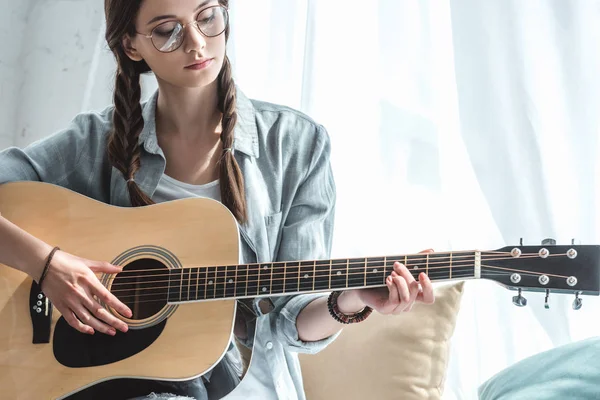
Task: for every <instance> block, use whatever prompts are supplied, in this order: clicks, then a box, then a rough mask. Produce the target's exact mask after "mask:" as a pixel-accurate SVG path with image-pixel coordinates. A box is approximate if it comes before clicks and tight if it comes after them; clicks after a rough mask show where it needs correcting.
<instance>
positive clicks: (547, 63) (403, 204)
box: [231, 0, 600, 399]
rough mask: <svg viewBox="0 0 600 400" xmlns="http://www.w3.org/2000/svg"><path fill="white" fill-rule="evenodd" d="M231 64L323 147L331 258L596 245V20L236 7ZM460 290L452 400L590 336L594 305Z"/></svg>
mask: <svg viewBox="0 0 600 400" xmlns="http://www.w3.org/2000/svg"><path fill="white" fill-rule="evenodd" d="M232 13H233V15H232V23H233V36H232V46H231V54H232V58H233V60H234V64H235V68H236V77H237V80H238V83H239V84H240V85H241V86H242V88H243V89H244V90H245V91H246V93H247V94H248V95H250V96H253V97H258V98H262V99H265V100H269V101H273V102H279V103H285V104H288V105H290V106H292V107H297V108H299V109H301V110H302V111H304V112H306V113H308V114H309V115H310V116H312V117H313V118H315V119H316V120H317V121H318V122H320V123H323V124H324V125H325V127H326V128H327V129H328V131H329V134H330V135H331V138H332V142H333V166H334V171H335V175H336V181H337V187H338V195H339V196H338V211H337V222H336V231H335V239H334V253H335V254H334V256H340V257H348V256H361V255H362V256H368V255H379V254H398V253H401V252H413V251H419V250H421V249H425V248H429V247H433V248H435V249H436V250H461V249H473V248H479V249H488V250H490V249H496V248H499V247H503V246H505V245H514V244H518V243H519V239H520V238H523V240H524V243H526V244H539V243H540V242H541V240H542V239H544V238H554V239H556V240H557V241H558V242H559V243H570V241H571V239H572V238H575V239H576V242H577V243H581V244H590V243H596V242H598V240H599V239H600V235H599V233H600V229H599V227H600V214H598V213H597V212H596V210H595V205H596V204H598V203H600V191H599V189H598V188H599V187H600V186H599V183H600V181H599V180H600V164H599V161H598V160H599V157H598V156H599V155H600V147H599V143H598V138H599V136H600V135H599V132H598V128H599V124H598V122H599V120H598V110H599V109H600V108H599V105H600V104H599V101H600V95H599V93H600V92H599V90H598V89H599V83H600V79H599V78H598V76H599V74H598V71H600V58H599V55H598V53H599V52H598V51H597V49H598V48H600V36H599V30H598V26H600V24H599V22H600V2H598V1H581V2H562V1H546V0H537V1H527V2H521V1H517V0H493V1H485V2H481V1H477V0H461V1H450V0H436V1H396V0H380V1H374V2H364V1H332V0H330V1H321V0H319V1H311V0H289V1H286V2H280V1H276V0H271V1H266V0H263V1H253V2H246V1H234V2H233V4H232ZM513 295H514V293H512V292H508V291H506V290H504V289H503V288H501V287H500V286H499V285H496V284H495V283H493V282H488V281H477V282H469V283H468V285H467V287H466V293H465V296H464V299H463V303H462V307H461V312H460V315H459V321H458V324H457V328H456V332H455V336H454V339H453V342H452V352H451V362H450V366H449V375H448V379H447V383H446V394H445V397H446V398H447V399H474V398H476V388H477V386H478V385H479V384H481V383H482V382H483V381H484V380H486V379H488V378H489V377H491V376H492V375H493V374H494V373H496V372H498V371H500V370H501V369H503V368H505V367H507V366H509V365H511V364H513V363H514V362H516V361H518V360H520V359H522V358H524V357H526V356H529V355H532V354H535V353H538V352H540V351H543V350H546V349H549V348H552V347H554V346H557V345H560V344H564V343H568V342H570V341H573V340H579V339H582V338H584V337H589V336H592V335H596V334H598V333H599V332H600V330H599V328H600V326H599V324H598V323H597V322H596V321H597V318H596V317H595V316H596V315H598V314H597V313H598V311H599V307H598V306H599V302H598V300H597V299H596V298H585V299H584V307H583V309H581V310H579V311H573V310H572V309H571V302H572V300H573V297H572V296H565V295H551V297H550V309H549V310H546V309H544V306H543V301H544V299H543V295H542V294H528V295H526V297H527V298H528V300H529V304H528V306H527V307H525V308H522V309H521V308H517V307H515V306H513V305H512V303H511V297H512V296H513Z"/></svg>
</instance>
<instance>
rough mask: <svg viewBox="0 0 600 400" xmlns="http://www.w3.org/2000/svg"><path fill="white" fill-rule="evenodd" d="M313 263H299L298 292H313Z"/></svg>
mask: <svg viewBox="0 0 600 400" xmlns="http://www.w3.org/2000/svg"><path fill="white" fill-rule="evenodd" d="M314 272H315V263H314V262H313V261H301V262H300V279H299V282H300V285H299V286H300V287H299V292H302V293H305V292H311V291H312V290H313V287H314V284H315V280H314Z"/></svg>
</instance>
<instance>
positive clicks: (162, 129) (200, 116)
mask: <svg viewBox="0 0 600 400" xmlns="http://www.w3.org/2000/svg"><path fill="white" fill-rule="evenodd" d="M218 100H219V96H218V82H217V81H216V80H215V81H214V82H213V83H211V84H210V85H208V86H205V87H201V88H180V87H175V86H172V85H169V84H167V83H164V82H159V95H158V100H157V106H156V126H157V134H159V133H160V135H161V136H163V137H165V136H168V137H176V138H179V139H183V140H190V141H197V140H199V139H200V140H201V141H206V140H208V141H210V142H216V141H217V140H218V139H219V134H220V120H221V113H220V111H219V110H218ZM159 139H160V138H159Z"/></svg>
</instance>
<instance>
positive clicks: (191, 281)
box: [168, 251, 481, 303]
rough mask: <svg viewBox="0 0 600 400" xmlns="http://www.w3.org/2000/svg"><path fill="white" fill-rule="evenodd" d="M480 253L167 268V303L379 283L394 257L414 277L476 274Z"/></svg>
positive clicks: (442, 278) (439, 278)
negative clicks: (423, 273)
mask: <svg viewBox="0 0 600 400" xmlns="http://www.w3.org/2000/svg"><path fill="white" fill-rule="evenodd" d="M480 257H481V256H480V252H477V251H465V252H454V253H452V252H450V253H431V254H410V255H400V256H389V257H387V256H386V257H370V258H349V259H331V260H313V261H288V262H273V263H259V264H241V265H221V266H203V267H187V268H181V269H172V270H170V271H169V286H168V287H169V290H168V302H169V303H182V302H190V301H200V300H215V299H236V298H251V297H269V296H278V295H290V294H302V293H315V292H327V291H332V290H345V289H356V288H370V287H380V286H385V280H386V278H387V276H388V275H389V274H390V273H391V272H392V270H393V265H394V263H395V262H396V261H398V262H401V263H403V264H404V265H406V267H407V269H408V270H409V271H410V272H411V274H412V275H413V277H414V278H415V279H418V276H419V274H420V273H421V272H425V273H426V274H427V275H428V276H429V278H430V279H431V280H432V281H447V280H464V279H471V278H479V277H480V268H481V261H480Z"/></svg>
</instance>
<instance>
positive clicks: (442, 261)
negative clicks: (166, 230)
mask: <svg viewBox="0 0 600 400" xmlns="http://www.w3.org/2000/svg"><path fill="white" fill-rule="evenodd" d="M565 256H566V254H551V255H549V256H548V257H565ZM464 257H466V256H463V258H464ZM468 257H469V258H470V259H469V260H458V261H456V263H455V262H454V261H455V258H456V257H434V258H430V259H429V260H427V259H411V260H408V261H411V262H412V264H411V263H406V264H405V266H406V267H407V268H409V267H414V266H418V267H419V268H420V269H423V268H424V269H429V270H432V269H435V268H438V267H429V266H432V265H440V264H441V265H442V267H441V268H454V266H455V265H458V264H459V263H460V262H461V261H463V262H464V261H469V262H472V263H473V264H471V265H472V266H474V263H475V260H476V257H475V256H474V255H471V256H468ZM493 257H494V256H493V255H488V257H482V258H481V260H482V261H508V260H520V259H531V258H539V255H537V254H526V255H521V256H520V257H518V258H515V257H513V256H509V257H504V258H493ZM373 258H376V257H373ZM382 258H383V257H382ZM349 260H350V259H347V260H346V261H343V260H331V261H332V263H331V268H330V269H333V268H336V269H337V267H341V268H342V269H343V268H346V267H348V268H350V269H352V268H362V269H363V270H364V269H369V268H375V267H378V268H379V267H385V268H387V267H388V265H382V264H381V263H379V261H368V260H369V259H365V260H366V262H362V261H361V262H358V261H354V262H348V261H349ZM432 260H435V261H432ZM448 260H449V261H450V262H451V263H452V264H448ZM333 261H342V262H340V263H337V262H336V263H334V262H333ZM396 261H398V262H401V263H403V264H404V263H405V262H404V261H403V260H400V259H394V258H392V259H389V260H387V261H386V264H389V263H391V264H392V265H390V266H389V267H390V268H393V264H394V262H396ZM418 261H425V262H426V265H425V266H423V265H421V263H418ZM289 263H294V264H296V263H297V262H289ZM306 263H310V264H306V265H302V266H299V265H292V266H289V267H288V266H287V265H285V266H281V265H278V266H276V267H275V268H273V267H272V265H273V264H279V262H275V263H260V264H240V265H239V266H242V267H245V266H247V267H246V268H244V270H246V271H252V272H253V273H254V272H257V273H260V271H261V270H262V268H260V267H265V266H271V267H269V270H271V269H273V270H275V269H278V270H279V269H282V268H283V269H284V270H285V269H287V268H294V269H296V268H298V269H303V271H304V272H306V271H308V270H309V269H313V270H315V269H316V268H318V269H319V270H322V269H323V267H326V268H327V267H329V265H330V264H329V263H327V264H318V265H317V264H315V263H316V261H306ZM374 263H376V265H369V264H374ZM365 264H366V265H365ZM350 266H351V267H350ZM234 267H238V266H236V265H221V266H202V267H183V268H178V269H174V270H168V271H165V270H164V269H145V270H132V271H127V270H124V271H122V272H119V273H118V275H120V276H122V278H127V279H143V278H148V277H152V278H155V277H170V276H171V271H189V270H192V269H196V268H213V269H214V271H216V272H230V273H233V272H234V271H233V269H234ZM251 267H258V268H254V269H253V268H251ZM218 268H221V271H219V270H218ZM223 269H224V270H223ZM409 269H410V268H409ZM340 270H341V269H340ZM515 271H517V270H515ZM140 272H159V273H157V274H146V275H129V274H135V273H140ZM183 273H185V272H182V275H183ZM196 273H198V274H199V272H196ZM277 273H282V272H277ZM363 273H364V272H363ZM269 274H270V273H269ZM542 275H543V274H542ZM175 278H176V277H175ZM176 279H177V278H176ZM168 281H169V280H168V279H167V280H165V282H168ZM116 284H128V283H116Z"/></svg>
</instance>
